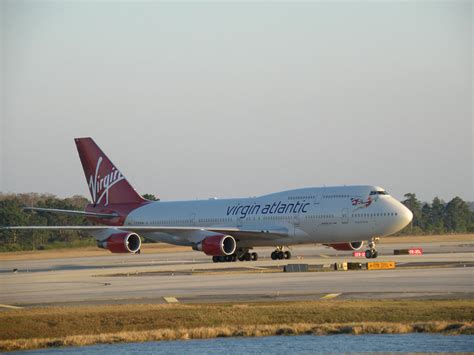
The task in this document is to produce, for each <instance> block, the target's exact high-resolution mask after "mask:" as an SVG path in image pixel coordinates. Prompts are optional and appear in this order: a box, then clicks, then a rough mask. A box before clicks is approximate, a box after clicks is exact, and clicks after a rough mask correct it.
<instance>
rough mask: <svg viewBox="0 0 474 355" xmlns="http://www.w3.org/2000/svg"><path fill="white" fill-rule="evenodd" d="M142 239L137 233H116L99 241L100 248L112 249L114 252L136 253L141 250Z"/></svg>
mask: <svg viewBox="0 0 474 355" xmlns="http://www.w3.org/2000/svg"><path fill="white" fill-rule="evenodd" d="M141 245H142V241H141V239H140V237H139V236H138V234H135V233H128V232H123V233H115V234H112V235H111V236H110V237H108V238H107V239H105V240H103V241H101V242H99V244H98V246H99V248H104V249H108V250H110V251H111V252H112V253H136V252H138V251H139V250H140V247H141Z"/></svg>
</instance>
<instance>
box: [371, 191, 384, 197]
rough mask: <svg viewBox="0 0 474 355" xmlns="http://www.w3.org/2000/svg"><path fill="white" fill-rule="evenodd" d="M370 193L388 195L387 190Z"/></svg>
mask: <svg viewBox="0 0 474 355" xmlns="http://www.w3.org/2000/svg"><path fill="white" fill-rule="evenodd" d="M370 195H371V196H373V195H388V193H387V191H383V190H382V191H370Z"/></svg>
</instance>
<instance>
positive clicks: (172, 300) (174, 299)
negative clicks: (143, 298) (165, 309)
mask: <svg viewBox="0 0 474 355" xmlns="http://www.w3.org/2000/svg"><path fill="white" fill-rule="evenodd" d="M163 299H164V300H165V301H166V302H168V303H178V302H179V301H178V299H177V298H176V297H163Z"/></svg>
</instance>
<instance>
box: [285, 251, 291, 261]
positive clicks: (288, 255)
mask: <svg viewBox="0 0 474 355" xmlns="http://www.w3.org/2000/svg"><path fill="white" fill-rule="evenodd" d="M285 259H291V252H290V251H288V250H287V251H285Z"/></svg>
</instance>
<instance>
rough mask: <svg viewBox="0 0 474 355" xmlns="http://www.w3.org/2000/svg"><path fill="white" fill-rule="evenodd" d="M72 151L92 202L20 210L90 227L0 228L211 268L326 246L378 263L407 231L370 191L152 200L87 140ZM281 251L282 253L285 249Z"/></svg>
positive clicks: (394, 210)
mask: <svg viewBox="0 0 474 355" xmlns="http://www.w3.org/2000/svg"><path fill="white" fill-rule="evenodd" d="M75 143H76V147H77V150H78V153H79V158H80V160H81V163H82V167H83V169H84V174H85V177H86V181H87V183H88V186H89V190H90V193H91V197H92V203H90V204H88V205H87V206H86V208H85V211H73V210H61V209H48V208H40V207H26V208H25V209H29V210H34V211H44V212H51V213H66V214H74V215H82V216H85V217H87V218H88V219H89V220H90V221H92V222H93V225H92V226H16V227H11V226H10V227H2V229H8V230H14V229H27V230H31V229H41V230H82V231H86V232H87V233H88V234H90V235H92V236H94V237H95V238H96V240H97V245H98V246H99V247H100V248H105V249H108V250H109V251H111V252H112V253H136V254H139V253H140V249H141V244H142V238H144V239H147V240H150V241H155V242H164V243H169V244H175V245H182V246H190V247H192V249H194V250H198V251H202V252H204V253H205V254H206V255H208V256H212V261H213V262H232V261H237V260H239V261H255V260H258V254H257V253H256V252H251V251H252V250H253V249H254V248H256V247H269V246H270V247H275V250H274V251H273V252H272V253H271V258H272V259H273V260H281V259H290V258H291V251H290V250H289V246H291V245H297V244H324V245H326V246H330V247H332V248H334V249H336V250H346V251H354V250H360V249H362V248H363V246H364V242H365V241H367V242H368V247H367V250H366V251H365V256H366V258H369V259H370V258H376V257H377V256H378V251H377V249H376V242H377V241H378V240H379V238H380V237H384V236H388V235H391V234H394V233H396V232H398V231H400V230H401V229H403V228H404V227H405V226H407V225H408V224H409V223H410V222H411V221H412V218H413V214H412V212H411V211H410V210H409V209H408V208H407V207H405V206H404V205H403V204H402V203H400V202H399V201H398V200H396V199H395V198H393V197H392V196H390V195H389V194H388V193H387V192H386V191H385V190H384V189H383V188H381V187H378V186H373V185H355V186H333V187H310V188H300V189H294V190H287V191H281V192H276V193H271V194H267V195H263V196H259V197H251V198H234V199H216V198H211V199H209V200H190V201H169V202H165V201H150V200H147V199H145V198H143V197H142V196H141V195H140V194H138V193H137V192H136V191H135V189H134V188H133V187H132V185H131V184H130V183H129V182H128V180H127V179H126V178H125V176H124V175H123V174H122V173H121V171H120V170H119V169H118V168H117V167H116V166H115V165H114V164H113V163H112V162H111V161H110V159H109V158H108V157H107V156H106V155H105V154H104V152H103V151H102V150H101V149H100V148H99V146H98V145H97V144H96V143H95V142H94V140H93V139H92V138H90V137H88V138H76V139H75ZM285 249H287V250H285Z"/></svg>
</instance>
